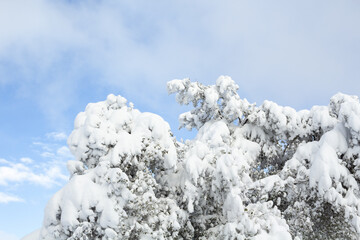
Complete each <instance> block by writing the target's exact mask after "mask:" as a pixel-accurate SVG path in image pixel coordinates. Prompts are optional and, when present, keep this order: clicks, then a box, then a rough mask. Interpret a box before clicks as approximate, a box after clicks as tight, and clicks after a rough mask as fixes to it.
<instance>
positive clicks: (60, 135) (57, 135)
mask: <svg viewBox="0 0 360 240" xmlns="http://www.w3.org/2000/svg"><path fill="white" fill-rule="evenodd" d="M46 137H47V138H49V139H52V140H55V141H63V140H66V139H67V135H66V133H64V132H50V133H47V134H46Z"/></svg>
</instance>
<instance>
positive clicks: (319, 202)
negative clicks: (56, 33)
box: [40, 76, 360, 240]
mask: <svg viewBox="0 0 360 240" xmlns="http://www.w3.org/2000/svg"><path fill="white" fill-rule="evenodd" d="M237 90H238V85H237V84H236V83H235V82H234V81H233V80H232V79H231V78H230V77H227V76H221V77H220V78H219V79H218V80H217V81H216V84H215V85H210V86H205V85H202V84H200V83H197V82H191V81H190V80H189V79H183V80H173V81H170V82H169V83H168V91H169V93H176V100H177V101H178V102H179V103H180V104H190V103H192V104H193V109H192V110H191V111H189V112H186V113H183V114H181V115H180V117H179V120H180V126H181V127H185V128H187V129H192V128H196V129H197V130H198V134H197V136H196V137H195V139H193V140H187V141H186V142H185V143H181V142H177V141H176V139H175V138H174V137H173V135H172V133H171V130H170V127H169V124H168V123H166V122H165V121H164V120H163V119H162V118H161V117H160V116H157V115H155V114H151V113H141V112H139V111H138V110H136V109H134V107H133V105H132V104H131V103H129V104H127V101H126V99H124V98H123V97H121V96H114V95H109V96H108V98H107V100H106V101H104V102H98V103H90V104H89V105H88V106H87V107H86V109H85V111H84V112H81V113H79V114H78V116H77V117H76V120H75V124H74V131H73V132H72V134H71V135H70V137H69V139H68V144H69V147H70V150H71V152H72V153H73V154H74V156H75V157H76V160H75V161H70V162H69V163H68V169H69V172H70V174H71V178H70V180H69V182H68V184H67V185H66V186H64V187H63V188H62V189H61V190H60V191H59V192H58V193H56V194H55V195H54V196H53V197H52V199H51V200H50V201H49V203H48V205H47V207H46V210H45V217H44V224H43V227H42V229H41V233H40V239H46V240H50V239H258V240H263V239H274V240H275V239H280V240H281V239H284V240H285V239H359V238H360V192H359V183H360V158H359V156H360V145H359V141H360V103H359V99H358V97H356V96H349V95H345V94H341V93H339V94H336V95H335V96H333V97H332V98H331V99H330V103H329V105H328V106H314V107H313V108H311V109H310V110H303V111H298V112H297V111H296V110H294V109H292V108H290V107H282V106H279V105H277V104H276V103H273V102H271V101H265V102H264V103H263V104H262V105H260V106H256V105H255V104H250V103H249V102H248V101H247V100H246V99H241V98H240V96H239V95H238V94H237Z"/></svg>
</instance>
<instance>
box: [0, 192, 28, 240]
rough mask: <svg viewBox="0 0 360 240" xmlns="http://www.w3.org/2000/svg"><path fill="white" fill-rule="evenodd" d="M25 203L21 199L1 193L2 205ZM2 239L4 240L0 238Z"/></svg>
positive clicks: (0, 200)
mask: <svg viewBox="0 0 360 240" xmlns="http://www.w3.org/2000/svg"><path fill="white" fill-rule="evenodd" d="M23 201H24V200H23V199H21V198H19V197H16V196H12V195H8V194H6V193H3V192H0V203H8V202H23ZM0 236H1V235H0ZM0 239H2V238H0Z"/></svg>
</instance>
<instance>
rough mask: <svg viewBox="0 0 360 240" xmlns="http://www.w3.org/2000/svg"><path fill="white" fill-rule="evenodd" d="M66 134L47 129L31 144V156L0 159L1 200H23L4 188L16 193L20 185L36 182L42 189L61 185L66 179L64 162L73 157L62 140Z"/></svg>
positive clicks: (1, 201) (3, 201)
mask: <svg viewBox="0 0 360 240" xmlns="http://www.w3.org/2000/svg"><path fill="white" fill-rule="evenodd" d="M66 138H67V136H66V134H65V133H62V132H50V133H47V134H45V136H44V137H42V138H39V139H38V141H36V142H34V143H33V145H32V148H33V151H34V153H35V157H34V158H29V157H22V158H19V159H17V160H16V159H11V160H7V159H3V158H0V203H7V202H19V201H25V200H23V199H22V198H20V197H17V196H15V195H12V194H9V193H8V192H7V190H9V189H10V190H11V192H15V193H16V194H17V195H21V192H17V191H16V189H18V188H19V187H21V186H24V185H29V184H30V185H36V186H40V187H44V188H52V187H54V186H61V185H62V184H64V182H66V181H67V180H68V174H67V170H66V162H67V161H68V160H72V159H73V156H72V154H71V153H70V150H69V148H68V147H67V146H65V145H64V141H65V139H66Z"/></svg>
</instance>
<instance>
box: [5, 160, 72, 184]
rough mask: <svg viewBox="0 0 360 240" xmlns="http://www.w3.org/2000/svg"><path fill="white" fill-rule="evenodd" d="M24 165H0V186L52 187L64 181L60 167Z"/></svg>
mask: <svg viewBox="0 0 360 240" xmlns="http://www.w3.org/2000/svg"><path fill="white" fill-rule="evenodd" d="M46 165H50V166H41V165H38V164H36V165H30V166H28V165H25V164H23V163H12V162H7V163H2V164H1V165H0V185H2V186H8V185H9V184H23V183H30V184H37V185H40V186H44V187H52V186H53V185H57V184H59V180H66V179H67V176H66V175H64V174H63V173H62V169H61V167H60V166H52V165H51V164H46Z"/></svg>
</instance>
